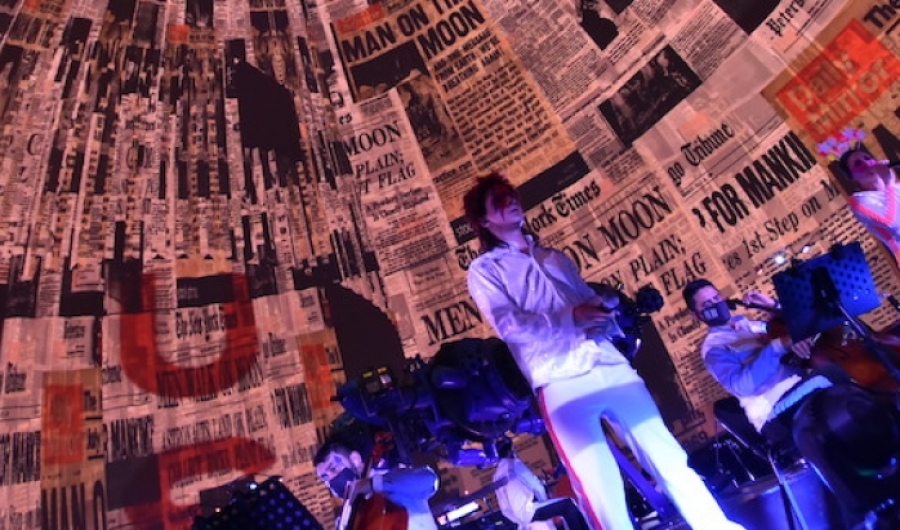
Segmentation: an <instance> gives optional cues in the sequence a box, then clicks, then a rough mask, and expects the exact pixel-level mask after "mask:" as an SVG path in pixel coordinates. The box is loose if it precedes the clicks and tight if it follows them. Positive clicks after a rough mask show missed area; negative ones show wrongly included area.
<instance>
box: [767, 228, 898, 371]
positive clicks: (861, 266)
mask: <svg viewBox="0 0 900 530" xmlns="http://www.w3.org/2000/svg"><path fill="white" fill-rule="evenodd" d="M772 283H773V284H774V285H775V292H776V293H778V299H779V301H780V302H781V308H782V313H783V314H784V315H786V316H787V318H786V319H785V320H786V323H787V327H788V332H789V333H790V335H791V340H792V341H794V342H799V341H801V340H804V339H807V338H809V337H812V336H814V335H816V334H818V333H824V332H825V331H827V330H829V329H831V328H834V327H836V326H840V325H842V324H845V323H846V324H848V325H849V326H850V327H852V328H853V330H854V331H855V332H856V334H857V335H858V336H859V337H860V338H862V340H863V342H864V343H865V345H866V348H867V350H868V351H869V352H871V353H872V354H873V355H874V356H875V357H876V358H877V359H878V361H879V362H881V364H883V365H884V366H885V368H887V370H888V372H889V373H890V374H891V376H892V377H893V378H894V379H895V380H897V382H900V370H898V369H897V368H896V367H895V366H894V364H893V363H892V362H891V361H890V357H889V356H888V354H887V353H885V352H884V349H883V348H882V347H881V345H879V344H878V343H877V342H876V341H875V340H874V339H873V338H872V336H871V333H870V332H869V330H868V328H867V327H866V326H865V325H863V324H862V323H861V322H860V321H859V320H857V318H856V317H858V316H859V315H862V314H865V313H868V312H869V311H872V310H873V309H876V308H877V307H878V306H879V305H881V299H880V298H879V296H878V290H877V289H876V288H875V282H874V280H873V279H872V271H871V270H869V264H868V263H867V262H866V256H865V254H864V253H863V251H862V245H860V243H859V242H854V243H850V244H848V245H834V246H833V247H831V250H829V251H828V253H827V254H823V255H821V256H818V257H815V258H813V259H810V260H808V261H803V262H798V263H796V264H795V265H794V266H793V267H791V268H790V269H788V270H787V271H784V272H779V273H778V274H776V275H774V276H773V277H772Z"/></svg>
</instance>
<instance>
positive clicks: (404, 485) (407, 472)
mask: <svg viewBox="0 0 900 530" xmlns="http://www.w3.org/2000/svg"><path fill="white" fill-rule="evenodd" d="M371 480H372V490H373V491H374V492H375V493H382V494H384V495H387V496H388V497H389V498H390V497H392V496H399V497H406V498H419V499H428V498H429V497H431V496H432V495H434V494H435V492H437V490H438V476H437V474H436V473H435V472H434V471H433V470H432V469H431V468H430V467H427V466H423V467H402V468H397V469H392V470H390V471H388V472H386V473H383V474H379V475H374V476H373V477H372V479H371Z"/></svg>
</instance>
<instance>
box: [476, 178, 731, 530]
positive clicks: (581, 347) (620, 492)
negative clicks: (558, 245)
mask: <svg viewBox="0 0 900 530" xmlns="http://www.w3.org/2000/svg"><path fill="white" fill-rule="evenodd" d="M464 206H465V212H466V218H467V220H468V221H469V224H470V225H471V226H472V229H473V230H474V232H475V234H476V235H477V236H478V238H479V240H480V242H481V247H482V248H481V251H482V252H481V254H480V255H479V256H478V257H477V258H476V259H475V260H474V261H473V262H472V264H471V266H470V268H469V272H468V284H469V293H470V294H471V296H472V299H473V300H474V301H475V303H476V305H477V306H478V308H479V310H480V311H481V314H482V315H483V316H484V318H485V319H486V320H487V321H488V322H489V323H490V324H491V326H492V327H493V328H494V330H495V331H496V332H497V334H498V335H499V336H500V338H501V339H503V340H504V341H506V343H507V345H508V346H509V349H510V351H511V352H512V354H513V356H514V358H515V360H516V363H517V364H518V366H519V369H520V370H521V371H522V373H523V374H524V376H525V377H526V378H527V379H528V381H529V382H530V383H531V386H532V388H533V389H534V390H535V391H536V392H537V396H538V401H539V403H540V406H541V411H542V414H543V417H544V421H545V423H546V425H547V430H548V432H549V434H550V435H551V438H552V439H553V443H554V445H555V447H556V450H557V452H558V453H559V455H560V457H561V459H562V461H563V464H564V465H565V466H566V468H567V470H568V474H569V477H570V478H571V479H572V485H573V486H574V489H575V492H576V494H577V495H578V497H579V500H580V503H581V508H582V511H583V512H585V514H587V516H588V518H589V521H590V523H591V524H592V525H593V526H594V528H595V529H599V528H603V529H604V530H628V529H631V528H632V527H633V526H632V521H631V517H630V516H629V513H628V506H627V503H626V501H625V489H624V484H623V482H622V477H621V475H620V472H619V468H618V466H617V465H616V461H615V458H614V457H613V455H612V453H611V452H610V450H609V446H608V445H607V440H606V436H605V434H604V432H603V428H602V426H601V423H600V419H601V418H606V419H607V420H608V421H609V423H610V424H611V425H612V426H613V428H615V429H616V431H617V433H618V434H619V435H620V437H621V438H622V439H623V440H625V441H626V442H627V443H628V444H629V446H630V447H631V448H632V450H633V451H634V453H635V455H636V456H637V457H638V459H639V460H640V462H641V464H642V465H643V466H644V468H645V469H647V470H648V471H649V472H651V473H652V474H653V476H654V478H655V479H656V481H657V483H658V484H659V485H660V486H661V487H662V489H663V490H664V491H665V492H666V493H667V494H668V495H669V497H671V499H672V501H673V502H674V503H675V505H676V506H677V507H678V509H679V511H680V512H681V514H682V516H683V517H684V518H685V520H686V521H687V522H688V524H690V525H691V527H692V528H693V529H694V530H736V529H740V528H742V527H741V526H740V525H738V524H735V523H733V522H731V521H729V520H728V519H727V518H726V517H725V514H724V513H723V512H722V510H721V509H720V507H719V505H718V504H717V503H716V501H715V499H713V497H712V495H711V494H710V492H709V490H707V489H706V486H705V485H704V483H703V481H702V480H701V479H700V477H699V476H698V475H697V474H696V472H694V471H693V470H692V469H691V468H690V467H688V465H687V455H686V454H685V452H684V449H682V447H681V445H680V444H679V443H678V441H677V440H675V438H674V437H673V436H672V434H671V433H670V432H669V430H668V428H667V427H666V425H665V423H663V421H662V418H661V417H660V415H659V410H658V409H657V407H656V404H655V403H654V402H653V398H652V397H651V395H650V392H649V391H648V390H647V388H646V386H645V385H644V381H643V380H642V379H641V378H640V376H639V375H638V374H637V372H636V371H635V370H634V369H633V368H632V367H631V365H630V364H629V362H628V360H627V359H626V358H625V357H624V356H623V355H622V354H621V353H620V352H619V351H618V350H617V349H616V348H615V347H614V346H613V345H612V343H610V341H609V340H606V339H605V338H604V336H603V330H608V331H607V332H606V333H607V334H609V333H613V332H615V331H616V330H617V329H618V326H616V324H615V319H614V313H613V312H612V311H608V310H606V309H604V308H603V307H602V299H600V297H598V296H597V295H596V294H595V293H594V291H593V290H592V289H591V288H590V286H588V285H587V283H586V282H585V281H584V279H582V278H581V275H580V274H579V271H578V267H577V266H576V265H575V263H574V262H573V261H572V260H571V259H570V258H569V257H568V256H566V255H565V254H564V253H562V252H559V251H557V250H553V249H550V248H546V247H543V246H541V245H539V244H538V242H537V240H536V238H535V237H534V235H533V234H531V233H530V231H529V230H528V228H527V225H526V224H525V213H524V211H523V210H522V206H521V204H520V203H519V199H518V195H517V194H516V191H515V189H514V188H513V187H512V185H511V184H510V183H509V182H508V181H507V180H506V179H505V178H504V177H503V176H502V175H500V174H497V173H493V174H490V175H487V176H485V177H481V178H479V179H477V181H476V183H475V185H474V186H473V187H472V188H471V189H470V190H469V191H468V192H467V193H466V196H465V198H464Z"/></svg>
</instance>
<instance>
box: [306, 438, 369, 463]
mask: <svg viewBox="0 0 900 530" xmlns="http://www.w3.org/2000/svg"><path fill="white" fill-rule="evenodd" d="M353 451H357V452H361V451H360V449H358V448H357V447H356V446H355V444H354V443H353V441H352V440H351V439H350V438H349V437H347V436H341V435H337V436H332V437H330V438H328V439H327V440H325V443H323V444H322V446H321V447H319V450H318V451H316V454H315V456H313V465H314V466H317V465H319V464H321V463H322V462H324V461H325V458H326V457H327V456H328V455H329V454H331V453H343V454H345V455H349V454H350V453H352V452H353Z"/></svg>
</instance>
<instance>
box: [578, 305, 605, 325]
mask: <svg viewBox="0 0 900 530" xmlns="http://www.w3.org/2000/svg"><path fill="white" fill-rule="evenodd" d="M614 316H615V312H613V311H604V310H603V309H600V308H599V307H597V306H595V305H592V304H581V305H577V306H575V308H574V309H573V310H572V319H573V320H574V322H575V325H576V326H577V327H579V328H593V327H598V326H601V325H604V324H606V323H607V322H608V321H609V319H611V318H613V317H614Z"/></svg>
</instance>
